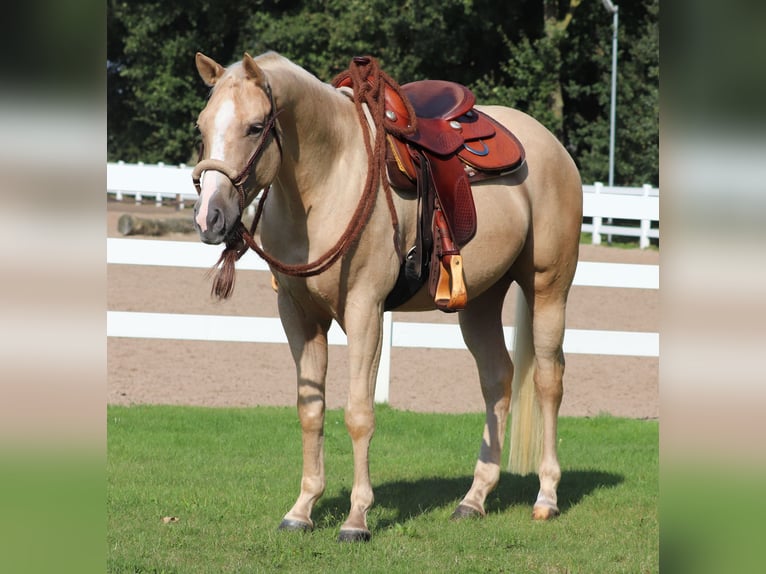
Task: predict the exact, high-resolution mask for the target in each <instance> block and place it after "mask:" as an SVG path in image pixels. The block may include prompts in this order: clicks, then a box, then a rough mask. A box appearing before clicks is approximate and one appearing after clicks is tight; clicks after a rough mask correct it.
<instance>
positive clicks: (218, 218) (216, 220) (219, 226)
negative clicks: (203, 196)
mask: <svg viewBox="0 0 766 574" xmlns="http://www.w3.org/2000/svg"><path fill="white" fill-rule="evenodd" d="M207 222H208V229H210V230H211V231H214V232H216V233H217V232H220V231H223V228H224V225H225V224H226V221H225V219H224V216H223V212H222V211H221V210H220V209H217V208H216V209H213V210H212V211H211V212H210V215H208V218H207Z"/></svg>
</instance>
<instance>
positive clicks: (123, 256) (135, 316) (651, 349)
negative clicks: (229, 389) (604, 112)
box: [107, 238, 659, 402]
mask: <svg viewBox="0 0 766 574" xmlns="http://www.w3.org/2000/svg"><path fill="white" fill-rule="evenodd" d="M219 254H220V246H218V247H216V246H210V245H204V244H202V243H193V242H185V241H158V240H139V239H121V238H108V239H107V263H109V264H115V265H157V266H177V267H195V268H206V269H207V268H210V267H211V266H212V265H213V264H214V263H215V261H216V260H217V258H218V256H219ZM237 268H238V269H243V270H245V269H248V270H260V271H268V267H267V266H266V264H265V263H264V262H263V261H262V260H261V259H259V258H258V257H257V256H256V255H255V254H254V253H252V252H248V253H246V254H245V256H244V257H243V258H242V259H241V260H240V261H239V262H238V263H237ZM574 284H575V285H585V286H597V287H619V288H637V289H658V288H659V267H658V266H657V265H634V264H617V263H594V262H587V261H582V262H580V263H579V264H578V267H577V273H576V275H575V279H574ZM504 330H505V336H506V342H507V343H508V344H509V345H510V343H511V342H512V341H513V328H512V327H505V329H504ZM107 336H108V337H133V338H146V339H181V340H202V341H239V342H255V343H286V342H287V339H286V336H285V334H284V331H283V330H282V325H281V323H280V321H279V319H278V318H274V317H231V316H217V315H191V314H169V313H142V312H126V311H107ZM383 337H384V344H383V352H382V356H381V364H380V368H379V372H378V382H377V388H376V391H375V400H376V401H378V402H387V401H388V388H389V379H390V364H391V348H392V347H415V348H418V347H428V348H439V349H465V348H466V347H465V344H464V343H463V339H462V337H461V335H460V329H459V327H458V326H457V325H454V324H434V323H411V322H400V321H397V322H394V321H393V319H392V314H391V313H386V314H385V316H384V330H383ZM328 340H329V343H330V344H331V345H345V344H346V343H347V341H346V337H345V335H344V333H343V332H342V330H341V329H340V328H339V327H338V326H337V325H336V324H335V323H333V326H332V328H331V329H330V333H329V339H328ZM564 352H566V353H577V354H600V355H623V356H638V357H658V356H659V334H658V333H645V332H626V331H600V330H582V329H567V331H566V334H565V338H564Z"/></svg>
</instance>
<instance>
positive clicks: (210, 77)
mask: <svg viewBox="0 0 766 574" xmlns="http://www.w3.org/2000/svg"><path fill="white" fill-rule="evenodd" d="M194 61H195V63H196V64H197V72H199V75H200V77H201V78H202V81H203V82H205V85H206V86H210V87H212V86H214V85H215V83H216V82H217V81H218V80H219V79H220V78H221V76H223V73H224V72H225V70H224V68H223V66H222V65H221V64H219V63H218V62H216V61H215V60H213V59H212V58H208V57H207V56H205V54H203V53H202V52H197V55H196V56H195V57H194Z"/></svg>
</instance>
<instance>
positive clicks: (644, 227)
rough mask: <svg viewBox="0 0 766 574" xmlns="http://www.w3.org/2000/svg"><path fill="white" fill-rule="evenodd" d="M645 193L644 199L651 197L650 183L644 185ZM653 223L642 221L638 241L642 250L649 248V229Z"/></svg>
mask: <svg viewBox="0 0 766 574" xmlns="http://www.w3.org/2000/svg"><path fill="white" fill-rule="evenodd" d="M643 189H644V193H643V197H649V192H651V191H652V186H651V185H649V184H648V183H645V184H644V185H643ZM651 225H652V222H651V221H650V220H648V219H642V220H641V237H639V239H638V246H639V247H640V248H641V249H646V248H647V247H649V228H650V227H651Z"/></svg>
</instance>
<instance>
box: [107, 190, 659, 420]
mask: <svg viewBox="0 0 766 574" xmlns="http://www.w3.org/2000/svg"><path fill="white" fill-rule="evenodd" d="M123 213H137V214H141V215H142V216H147V217H148V216H152V217H188V216H189V211H188V210H187V211H185V212H183V213H179V212H177V211H175V210H174V209H173V208H171V207H162V208H157V207H155V206H154V205H153V204H151V203H150V204H148V205H141V206H137V205H134V204H131V203H128V202H121V203H116V202H109V204H108V209H107V228H108V235H109V236H110V237H121V235H120V234H119V233H118V231H117V220H118V218H119V216H120V215H122V214H123ZM137 238H140V237H137ZM163 239H170V240H185V241H196V240H197V239H196V236H194V235H184V234H171V235H168V236H165V237H163ZM580 259H581V260H582V261H608V262H620V263H644V264H655V265H656V264H659V253H658V252H657V251H656V250H652V251H649V250H647V251H640V250H637V249H633V250H624V249H617V248H611V247H601V246H599V247H596V246H591V245H583V246H581V249H580ZM209 293H210V280H209V279H208V278H207V277H206V276H205V270H204V269H182V268H161V267H150V266H133V265H109V266H108V269H107V305H108V309H109V310H112V311H149V312H169V313H200V314H205V313H207V314H217V315H251V316H262V317H277V316H278V314H277V308H276V295H275V294H274V292H273V291H272V290H271V287H270V282H269V274H268V273H267V272H261V271H238V277H237V287H236V290H235V293H234V295H233V297H232V298H231V299H230V300H229V301H227V302H223V303H221V302H216V301H213V300H212V299H211V297H210V294H209ZM514 298H515V296H514V291H513V289H512V291H511V292H510V293H509V296H508V298H507V302H506V306H505V307H506V308H505V309H504V312H503V313H504V321H505V324H506V325H510V324H512V319H513V307H514V305H513V301H514ZM394 320H406V321H423V322H430V323H456V322H457V317H456V316H455V315H454V314H453V315H447V314H443V313H440V312H438V311H433V312H429V313H411V314H407V315H404V314H394ZM567 327H568V328H575V329H607V330H621V331H646V332H659V292H658V290H644V289H606V288H600V287H573V288H572V291H571V294H570V298H569V307H568V310H567ZM346 353H347V350H346V348H345V347H337V346H333V347H331V348H330V364H329V368H328V375H327V404H328V407H329V408H336V407H342V406H343V405H344V404H345V400H346V390H347V373H346V368H347V361H346ZM107 359H108V380H107V392H108V402H109V403H110V404H121V405H129V404H142V403H153V404H176V405H207V406H248V405H294V404H295V370H294V366H293V363H292V358H291V356H290V353H289V350H288V348H287V345H283V344H250V343H228V342H226V343H224V342H198V341H170V340H145V339H128V338H110V339H109V340H108V343H107ZM391 360H392V364H391V385H390V404H391V406H393V407H394V408H397V409H404V410H412V411H418V412H446V413H458V412H480V411H483V410H484V406H483V400H482V397H481V391H480V389H479V383H478V377H477V375H476V372H475V367H474V364H473V360H472V358H471V356H470V354H469V353H468V351H446V350H438V349H402V348H394V349H393V350H392V359H391ZM566 360H567V366H566V375H565V379H564V400H563V403H562V405H561V415H562V416H592V415H597V414H600V413H609V414H612V415H615V416H623V417H633V418H658V417H659V386H658V366H659V360H658V359H657V358H638V357H611V356H602V355H574V354H570V355H567V357H566Z"/></svg>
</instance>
